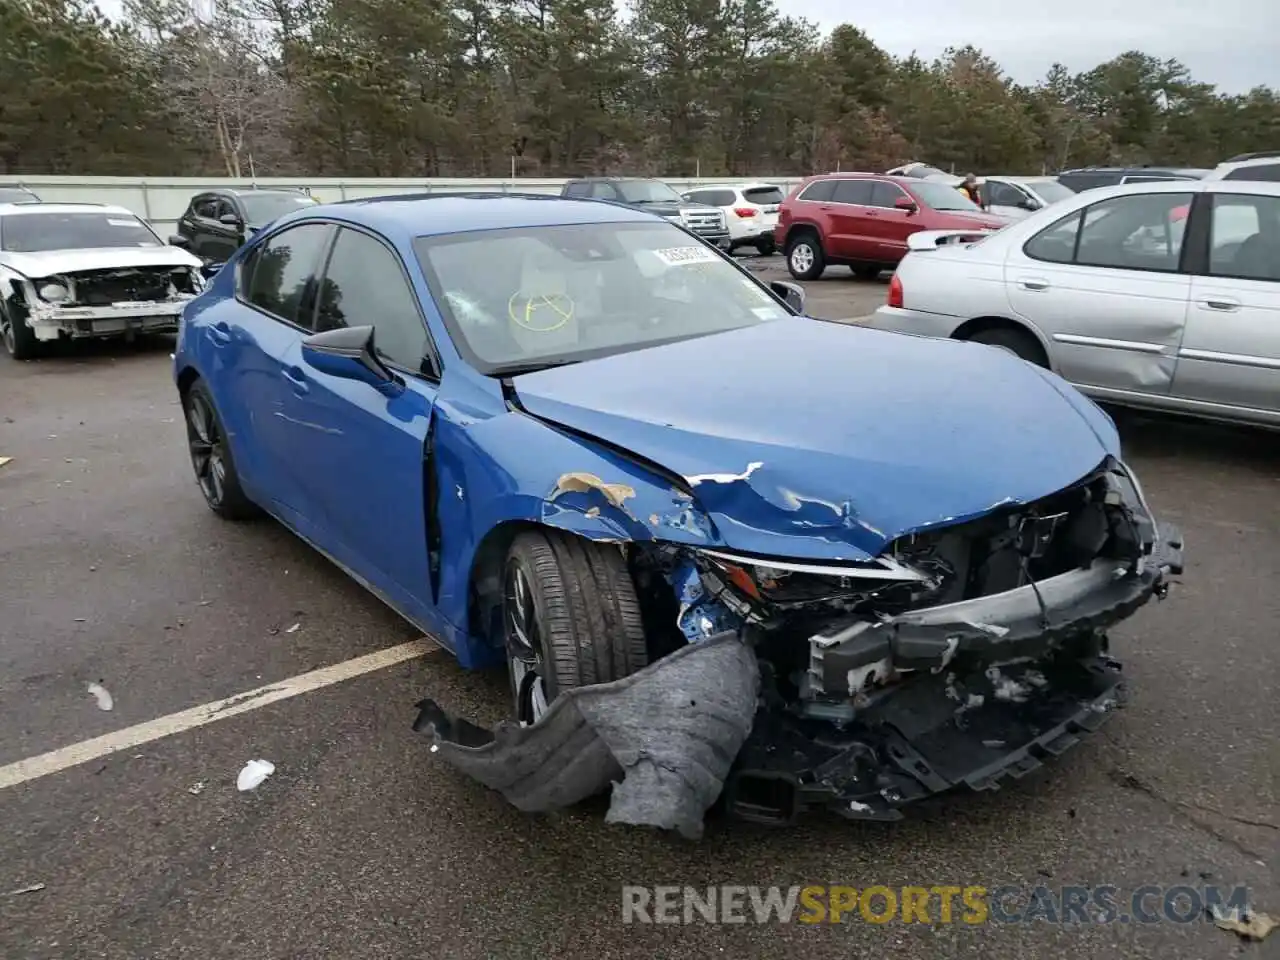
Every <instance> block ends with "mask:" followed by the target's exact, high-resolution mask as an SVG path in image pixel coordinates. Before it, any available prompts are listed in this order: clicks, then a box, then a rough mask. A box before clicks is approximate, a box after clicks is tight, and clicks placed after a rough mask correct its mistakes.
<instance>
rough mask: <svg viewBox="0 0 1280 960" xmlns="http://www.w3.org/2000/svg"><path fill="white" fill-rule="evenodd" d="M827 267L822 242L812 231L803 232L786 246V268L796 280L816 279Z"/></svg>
mask: <svg viewBox="0 0 1280 960" xmlns="http://www.w3.org/2000/svg"><path fill="white" fill-rule="evenodd" d="M826 268H827V261H826V257H824V256H823V254H822V244H821V242H819V240H818V238H817V237H816V236H814V235H813V234H812V233H803V234H801V235H800V236H799V237H797V238H796V239H795V240H793V241H791V243H790V244H788V246H787V269H788V270H789V271H791V276H793V277H795V278H796V279H797V280H817V279H818V278H819V277H820V276H822V271H823V270H825V269H826Z"/></svg>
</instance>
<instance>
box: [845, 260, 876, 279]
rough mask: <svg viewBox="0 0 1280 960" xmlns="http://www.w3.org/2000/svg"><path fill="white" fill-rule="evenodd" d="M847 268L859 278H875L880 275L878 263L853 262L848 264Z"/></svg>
mask: <svg viewBox="0 0 1280 960" xmlns="http://www.w3.org/2000/svg"><path fill="white" fill-rule="evenodd" d="M849 269H850V270H852V271H853V275H854V276H855V277H857V278H858V279H859V280H876V279H879V277H880V265H879V264H878V263H854V264H850V265H849Z"/></svg>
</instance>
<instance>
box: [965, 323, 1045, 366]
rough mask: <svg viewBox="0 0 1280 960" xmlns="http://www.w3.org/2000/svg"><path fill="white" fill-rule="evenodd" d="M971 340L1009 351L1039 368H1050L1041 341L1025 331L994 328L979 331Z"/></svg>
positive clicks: (1013, 328)
mask: <svg viewBox="0 0 1280 960" xmlns="http://www.w3.org/2000/svg"><path fill="white" fill-rule="evenodd" d="M969 340H970V342H972V343H985V344H987V345H988V346H991V347H999V348H1000V349H1002V350H1007V351H1009V352H1010V353H1012V354H1014V355H1015V356H1018V357H1021V358H1022V359H1023V360H1025V361H1027V363H1034V364H1035V365H1036V366H1037V367H1048V366H1049V363H1048V359H1047V358H1046V357H1045V355H1044V349H1043V348H1042V347H1041V346H1040V343H1039V341H1037V340H1036V338H1035V337H1033V336H1032V335H1031V334H1029V333H1027V332H1026V331H1025V330H1018V329H1017V328H1015V327H992V328H991V329H989V330H979V331H978V332H977V333H975V334H974V335H973V336H971V337H969Z"/></svg>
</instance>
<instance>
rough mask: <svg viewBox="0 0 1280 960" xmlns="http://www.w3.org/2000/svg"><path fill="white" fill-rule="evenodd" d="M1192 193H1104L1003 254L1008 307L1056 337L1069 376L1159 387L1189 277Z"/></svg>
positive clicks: (1168, 376) (1166, 386)
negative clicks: (1186, 236)
mask: <svg viewBox="0 0 1280 960" xmlns="http://www.w3.org/2000/svg"><path fill="white" fill-rule="evenodd" d="M1191 198H1192V195H1191V194H1189V193H1150V194H1135V195H1130V196H1123V197H1115V198H1113V199H1110V200H1102V201H1100V202H1098V203H1095V204H1092V205H1091V206H1088V207H1085V208H1084V209H1083V210H1077V211H1075V212H1074V213H1071V214H1070V215H1068V216H1066V217H1064V218H1063V219H1061V220H1059V221H1057V222H1056V223H1053V224H1050V225H1049V226H1048V227H1045V228H1044V229H1043V230H1041V231H1040V232H1039V233H1037V234H1035V235H1034V236H1033V237H1032V238H1031V239H1030V240H1028V241H1027V242H1026V243H1025V244H1024V245H1023V246H1022V247H1021V248H1020V249H1015V250H1013V251H1012V252H1011V253H1010V255H1009V259H1008V260H1007V261H1006V263H1005V288H1006V290H1007V291H1008V297H1009V304H1010V306H1011V307H1012V308H1013V310H1014V312H1016V313H1017V314H1019V315H1020V316H1022V317H1024V318H1025V319H1027V320H1028V321H1029V322H1031V323H1033V324H1034V325H1035V326H1037V327H1038V328H1039V329H1040V330H1041V332H1042V333H1043V334H1044V335H1045V336H1046V337H1048V338H1049V339H1051V340H1053V341H1054V343H1053V348H1052V350H1051V354H1052V355H1053V357H1054V359H1055V361H1056V368H1057V372H1058V373H1060V374H1061V375H1062V376H1064V377H1065V378H1066V379H1068V380H1070V381H1071V382H1073V383H1076V384H1080V385H1082V386H1090V387H1101V388H1103V389H1104V390H1107V389H1109V390H1115V391H1120V392H1122V393H1137V394H1152V395H1159V396H1165V395H1167V394H1168V393H1169V390H1170V388H1171V387H1172V384H1173V374H1174V369H1175V367H1176V366H1177V363H1178V347H1179V344H1180V343H1181V341H1182V331H1183V324H1184V322H1185V319H1186V315H1187V299H1188V297H1189V295H1190V291H1191V278H1190V277H1189V276H1188V275H1187V274H1185V273H1180V272H1179V268H1180V260H1181V255H1182V239H1183V233H1184V231H1185V226H1186V217H1185V208H1186V206H1187V205H1188V204H1189V203H1190V202H1191Z"/></svg>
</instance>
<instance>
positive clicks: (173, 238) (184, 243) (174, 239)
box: [169, 233, 191, 250]
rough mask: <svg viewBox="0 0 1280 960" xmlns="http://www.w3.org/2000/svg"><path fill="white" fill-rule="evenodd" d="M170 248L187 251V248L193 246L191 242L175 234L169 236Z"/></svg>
mask: <svg viewBox="0 0 1280 960" xmlns="http://www.w3.org/2000/svg"><path fill="white" fill-rule="evenodd" d="M169 246H171V247H181V248H182V249H183V250H185V249H187V247H189V246H191V241H190V240H188V239H187V238H186V237H184V236H182V235H180V234H177V233H174V234H170V235H169Z"/></svg>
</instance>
